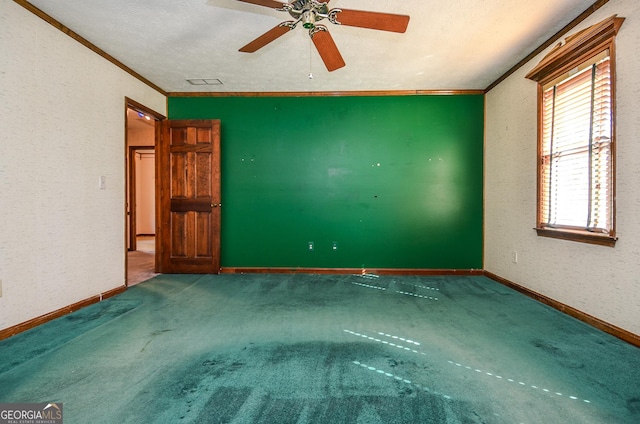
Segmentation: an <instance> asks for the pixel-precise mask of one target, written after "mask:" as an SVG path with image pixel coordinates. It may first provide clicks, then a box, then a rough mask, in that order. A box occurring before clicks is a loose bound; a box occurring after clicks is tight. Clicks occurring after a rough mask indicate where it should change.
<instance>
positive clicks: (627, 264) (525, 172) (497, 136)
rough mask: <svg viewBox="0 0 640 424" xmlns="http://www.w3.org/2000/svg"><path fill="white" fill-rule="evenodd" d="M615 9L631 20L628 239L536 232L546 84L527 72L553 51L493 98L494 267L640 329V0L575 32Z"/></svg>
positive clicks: (489, 107) (622, 192)
mask: <svg viewBox="0 0 640 424" xmlns="http://www.w3.org/2000/svg"><path fill="white" fill-rule="evenodd" d="M614 14H617V15H618V16H621V17H624V18H626V20H625V22H624V25H623V26H622V29H621V30H620V32H619V34H618V37H617V42H616V47H617V102H618V103H617V143H618V144H617V149H618V151H617V184H618V185H617V233H618V236H619V240H618V243H617V244H616V246H615V248H610V247H602V246H594V245H587V244H583V243H576V242H570V241H562V240H555V239H550V238H544V237H538V236H537V235H536V233H535V231H534V230H533V227H534V226H535V222H536V131H537V129H536V84H535V83H534V82H532V81H529V80H527V79H525V78H524V76H525V74H526V73H527V72H528V71H529V70H530V69H532V68H533V67H534V66H535V65H536V64H537V63H538V62H539V61H540V59H541V58H542V57H543V56H544V54H546V52H543V53H542V54H541V55H540V56H539V57H537V58H534V59H533V60H532V61H531V62H529V63H528V64H527V65H525V66H524V67H523V68H521V69H520V70H519V71H518V72H516V73H515V74H514V75H512V76H510V77H509V78H508V79H507V80H505V81H504V82H502V83H501V84H500V85H498V86H497V87H496V88H494V89H493V90H491V91H490V92H489V93H488V94H487V96H486V130H485V131H486V141H485V143H486V152H485V244H484V245H485V258H484V266H485V269H486V270H487V271H490V272H493V273H495V274H497V275H499V276H501V277H504V278H507V279H509V280H511V281H513V282H515V283H517V284H520V285H522V286H525V287H527V288H529V289H531V290H533V291H535V292H538V293H541V294H544V295H546V296H548V297H551V298H553V299H556V300H558V301H560V302H562V303H565V304H567V305H569V306H572V307H574V308H577V309H579V310H581V311H583V312H586V313H588V314H590V315H593V316H595V317H597V318H599V319H602V320H604V321H606V322H608V323H611V324H614V325H616V326H619V327H621V328H623V329H626V330H628V331H631V332H633V333H635V334H640V142H639V137H640V55H638V52H639V51H640V2H638V1H637V0H613V1H610V2H608V3H607V4H606V5H605V6H604V7H602V8H601V9H600V10H598V11H597V12H596V13H595V14H593V15H592V16H591V17H589V18H588V19H587V20H586V21H585V22H583V23H582V24H581V25H580V26H579V27H578V28H576V29H575V30H573V31H572V32H571V33H573V32H575V31H578V30H580V29H583V28H585V27H588V26H590V25H592V24H594V23H596V22H599V21H601V20H603V19H605V18H607V17H609V16H611V15H614ZM514 251H517V252H518V262H517V263H513V260H512V255H513V252H514Z"/></svg>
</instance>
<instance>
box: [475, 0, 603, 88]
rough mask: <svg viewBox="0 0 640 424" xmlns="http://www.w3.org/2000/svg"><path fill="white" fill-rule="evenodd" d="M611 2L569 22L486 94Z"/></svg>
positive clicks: (500, 79)
mask: <svg viewBox="0 0 640 424" xmlns="http://www.w3.org/2000/svg"><path fill="white" fill-rule="evenodd" d="M608 2H609V0H597V1H596V2H595V3H593V4H592V5H591V6H589V7H588V8H587V9H586V10H585V11H584V12H582V13H581V14H580V15H578V16H577V17H576V18H575V19H574V20H572V21H571V22H569V23H568V24H567V25H566V26H565V27H564V28H562V29H561V30H560V31H558V32H556V33H555V34H554V35H552V36H551V37H550V38H549V39H548V40H547V41H545V42H544V43H542V44H541V45H540V46H538V48H537V49H535V50H534V51H532V52H531V53H529V54H528V55H527V56H526V57H525V58H524V59H522V60H521V61H520V62H518V63H516V64H515V65H514V66H513V67H512V68H511V69H509V70H508V71H507V72H505V73H504V74H502V75H501V76H500V78H498V79H497V80H495V81H494V82H492V83H491V84H490V85H489V86H488V87H487V88H486V89H485V90H484V92H485V94H486V93H488V92H489V91H491V90H492V89H494V88H495V87H496V86H497V85H498V84H500V83H501V82H502V81H504V80H506V79H507V78H508V77H509V76H511V75H512V74H513V73H515V72H516V71H517V70H518V69H520V68H522V67H523V66H524V65H526V64H527V63H529V62H530V61H531V60H532V59H533V58H535V57H536V56H538V55H539V54H540V53H542V52H543V51H545V50H546V49H547V48H548V47H550V46H551V45H552V44H553V43H555V42H556V41H558V40H559V39H560V38H562V36H563V35H565V34H566V33H568V32H569V31H571V30H572V29H573V28H575V27H576V26H578V25H579V24H580V23H581V22H582V21H584V20H585V19H587V18H588V17H589V16H591V15H592V14H593V13H594V12H595V11H596V10H598V9H600V8H601V7H602V6H604V5H605V4H607V3H608Z"/></svg>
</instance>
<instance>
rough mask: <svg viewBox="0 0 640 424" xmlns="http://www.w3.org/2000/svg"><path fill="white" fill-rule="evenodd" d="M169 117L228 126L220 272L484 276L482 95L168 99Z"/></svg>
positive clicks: (224, 129) (224, 132)
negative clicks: (456, 272)
mask: <svg viewBox="0 0 640 424" xmlns="http://www.w3.org/2000/svg"><path fill="white" fill-rule="evenodd" d="M168 110H169V119H220V120H221V128H222V130H221V131H222V134H221V143H222V148H221V149H222V164H221V166H222V204H223V208H222V234H221V238H222V248H221V249H222V251H221V262H222V266H223V267H291V268H295V267H304V268H307V267H311V268H411V269H418V268H428V269H481V268H482V221H483V215H482V214H483V191H482V190H483V143H484V141H483V134H484V96H483V95H452V96H437V95H432V96H362V97H357V96H343V97H170V98H169V100H168ZM309 242H313V245H314V249H313V251H310V250H309V248H308V244H309ZM334 243H335V244H336V248H335V249H334V248H333V247H334Z"/></svg>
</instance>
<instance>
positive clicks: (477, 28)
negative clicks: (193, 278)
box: [29, 0, 593, 92]
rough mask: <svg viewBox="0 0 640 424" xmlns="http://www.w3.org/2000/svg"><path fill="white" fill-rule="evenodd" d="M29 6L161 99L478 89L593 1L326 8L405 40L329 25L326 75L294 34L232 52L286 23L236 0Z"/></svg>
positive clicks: (68, 1) (342, 0)
mask: <svg viewBox="0 0 640 424" xmlns="http://www.w3.org/2000/svg"><path fill="white" fill-rule="evenodd" d="M29 3H31V4H32V5H34V6H36V7H37V8H39V9H41V10H42V11H44V12H45V13H46V14H48V15H49V16H51V17H53V18H54V19H56V20H57V21H59V22H60V23H62V24H63V25H65V26H66V27H68V28H70V29H71V30H72V31H74V32H76V33H77V34H79V35H80V36H82V37H83V38H85V39H87V40H88V41H89V42H91V43H92V44H94V45H96V46H97V47H99V48H100V49H102V50H104V51H105V52H106V53H108V54H110V55H111V56H113V57H114V58H116V59H117V60H119V61H120V62H122V63H123V64H125V65H126V66H128V67H129V68H131V69H133V70H134V71H135V72H137V73H139V74H140V75H142V76H143V77H144V78H146V79H148V80H149V81H151V82H152V83H153V84H155V85H157V86H159V87H160V88H162V89H163V90H165V91H167V92H274V91H275V92H291V91H295V92H299V91H303V92H304V91H361V90H362V91H369V90H449V89H454V90H483V89H485V88H487V86H489V85H490V84H491V83H492V82H494V81H495V80H496V79H497V78H499V77H500V76H501V75H502V74H504V73H505V72H506V71H508V70H509V69H510V68H511V67H512V66H514V65H515V64H516V63H518V62H519V61H520V60H521V59H523V58H524V57H525V56H527V55H528V54H529V53H531V52H532V51H533V50H534V49H535V48H536V47H538V46H539V45H540V44H542V43H543V42H544V41H546V40H547V39H548V38H549V37H551V36H552V35H554V34H555V33H556V32H558V31H559V30H560V29H562V28H563V27H564V26H565V25H566V24H568V23H569V22H570V21H572V20H573V19H574V18H575V17H577V16H578V15H579V14H580V13H582V12H583V11H584V10H586V9H587V8H588V7H589V6H590V5H591V4H592V3H593V0H537V1H535V2H533V1H523V0H404V1H392V0H376V1H366V0H331V1H330V2H329V6H330V7H331V8H335V7H343V8H345V9H356V10H369V11H376V12H385V13H396V14H405V15H409V16H410V17H411V20H410V22H409V27H408V28H407V31H406V33H404V34H398V33H390V32H384V31H376V30H370V29H363V28H356V27H347V26H339V25H333V24H331V23H328V22H327V23H326V25H327V26H328V27H329V30H330V32H331V34H332V36H333V39H334V41H335V43H336V45H337V46H338V48H339V50H340V52H341V54H342V56H343V58H344V60H345V62H346V66H345V67H344V68H341V69H338V70H336V71H334V72H327V70H326V68H325V67H324V64H323V63H322V61H321V59H320V56H319V55H318V53H317V51H316V50H315V47H314V46H313V44H312V43H311V42H310V39H309V36H308V34H307V31H306V30H304V29H303V28H302V27H300V26H298V27H297V28H296V29H295V30H293V31H291V32H290V33H287V34H285V35H284V36H282V37H281V38H279V39H277V40H276V41H274V42H272V43H270V44H269V45H267V46H266V47H264V48H262V49H260V50H258V51H257V52H256V53H241V52H239V51H238V49H239V48H240V47H242V46H244V45H245V44H247V43H248V42H249V41H251V40H253V39H255V38H256V37H258V36H260V35H261V34H263V33H264V32H266V31H268V30H269V29H271V28H273V27H274V26H276V25H277V24H278V23H279V22H281V21H284V20H290V16H289V15H288V14H287V13H286V12H280V11H277V10H274V9H269V8H267V7H262V6H256V5H253V4H248V3H243V2H239V1H236V0H136V1H131V0H109V1H97V0H31V1H29ZM325 22H326V21H325ZM325 22H323V23H325ZM310 72H311V73H312V74H313V79H309V77H308V76H309V73H310ZM188 78H213V79H219V80H220V81H222V84H221V85H210V86H202V85H191V84H189V83H188V82H187V81H186V79H188Z"/></svg>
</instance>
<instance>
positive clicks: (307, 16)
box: [302, 10, 316, 29]
mask: <svg viewBox="0 0 640 424" xmlns="http://www.w3.org/2000/svg"><path fill="white" fill-rule="evenodd" d="M302 26H303V27H305V28H306V29H312V28H315V26H316V14H315V13H314V12H313V11H312V10H307V11H306V12H304V13H303V14H302Z"/></svg>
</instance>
